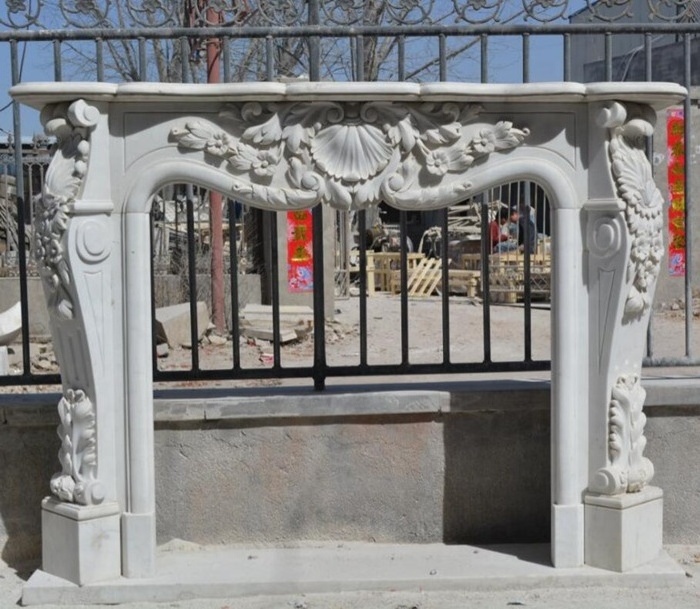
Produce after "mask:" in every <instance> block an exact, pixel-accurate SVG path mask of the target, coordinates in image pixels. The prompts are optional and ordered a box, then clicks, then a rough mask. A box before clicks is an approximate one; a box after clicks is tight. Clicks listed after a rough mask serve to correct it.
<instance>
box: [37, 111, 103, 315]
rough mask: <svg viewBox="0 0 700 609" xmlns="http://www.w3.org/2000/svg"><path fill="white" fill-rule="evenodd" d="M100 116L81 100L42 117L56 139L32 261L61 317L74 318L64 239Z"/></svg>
mask: <svg viewBox="0 0 700 609" xmlns="http://www.w3.org/2000/svg"><path fill="white" fill-rule="evenodd" d="M98 116H99V113H98V112H97V110H96V109H95V108H94V107H93V106H89V105H87V104H86V103H85V102H84V101H82V100H77V101H75V102H73V103H72V104H70V105H66V104H58V105H56V106H50V107H48V108H47V109H45V110H44V112H43V113H42V122H43V124H44V130H45V131H46V133H47V135H52V136H55V137H56V144H55V146H54V149H53V157H52V159H51V164H50V165H49V168H48V170H47V172H46V178H45V180H44V185H43V190H42V194H41V196H40V197H39V198H38V200H37V203H36V213H35V216H34V239H33V241H34V243H33V249H34V257H35V259H36V260H37V262H38V264H39V273H40V275H41V277H42V278H43V280H44V283H45V285H46V286H47V288H48V291H49V294H50V297H49V306H50V308H51V309H52V310H54V311H55V312H56V313H57V314H58V316H59V317H61V318H63V319H71V318H72V317H73V298H72V296H71V289H70V288H71V276H70V268H69V265H68V261H67V259H66V256H65V245H64V243H63V235H64V233H65V232H66V229H67V227H68V222H69V219H70V215H71V211H72V205H73V203H74V202H75V200H76V198H77V197H78V196H79V193H80V189H81V186H82V183H83V180H84V178H85V174H86V172H87V163H88V158H89V154H90V142H89V132H90V129H91V128H92V127H93V126H94V125H95V123H96V121H97V118H98Z"/></svg>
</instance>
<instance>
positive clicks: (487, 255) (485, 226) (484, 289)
mask: <svg viewBox="0 0 700 609" xmlns="http://www.w3.org/2000/svg"><path fill="white" fill-rule="evenodd" d="M490 262H491V244H490V243H489V204H488V200H487V196H486V195H484V196H483V199H482V200H481V293H482V296H483V299H484V306H483V316H482V323H483V331H484V337H483V341H484V362H486V363H489V362H490V361H491V287H490V283H491V282H490V281H489V280H490V277H491V274H490V273H491V270H490Z"/></svg>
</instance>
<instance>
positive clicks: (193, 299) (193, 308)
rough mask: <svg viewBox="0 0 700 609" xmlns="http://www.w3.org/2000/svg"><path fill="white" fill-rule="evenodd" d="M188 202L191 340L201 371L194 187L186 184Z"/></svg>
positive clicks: (196, 368) (194, 365) (196, 367)
mask: <svg viewBox="0 0 700 609" xmlns="http://www.w3.org/2000/svg"><path fill="white" fill-rule="evenodd" d="M186 192H187V194H186V197H187V198H186V204H187V269H188V275H187V277H188V280H189V281H188V287H189V297H190V340H191V342H192V370H193V371H195V373H196V372H198V371H199V329H198V327H197V259H196V256H195V250H194V248H195V244H194V189H193V188H192V184H187V185H186Z"/></svg>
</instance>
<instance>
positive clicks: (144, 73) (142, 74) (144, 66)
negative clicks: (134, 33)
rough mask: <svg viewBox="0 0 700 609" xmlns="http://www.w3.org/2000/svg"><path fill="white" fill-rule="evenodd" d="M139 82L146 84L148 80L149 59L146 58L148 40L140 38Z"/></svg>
mask: <svg viewBox="0 0 700 609" xmlns="http://www.w3.org/2000/svg"><path fill="white" fill-rule="evenodd" d="M138 45H139V80H140V81H141V82H145V81H146V80H148V59H147V57H146V39H145V38H139V39H138Z"/></svg>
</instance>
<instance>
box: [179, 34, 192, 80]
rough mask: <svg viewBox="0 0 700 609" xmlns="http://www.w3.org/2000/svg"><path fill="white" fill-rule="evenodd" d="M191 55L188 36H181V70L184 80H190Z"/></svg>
mask: <svg viewBox="0 0 700 609" xmlns="http://www.w3.org/2000/svg"><path fill="white" fill-rule="evenodd" d="M189 56H190V44H189V42H188V41H187V38H185V37H184V36H183V37H182V38H180V59H181V61H180V70H181V76H182V82H184V83H187V82H190V62H189V61H188V57H189Z"/></svg>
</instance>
